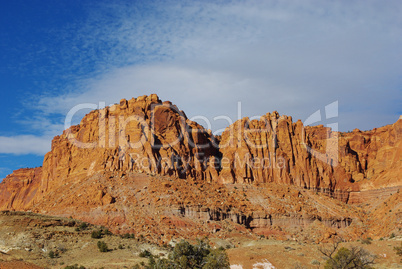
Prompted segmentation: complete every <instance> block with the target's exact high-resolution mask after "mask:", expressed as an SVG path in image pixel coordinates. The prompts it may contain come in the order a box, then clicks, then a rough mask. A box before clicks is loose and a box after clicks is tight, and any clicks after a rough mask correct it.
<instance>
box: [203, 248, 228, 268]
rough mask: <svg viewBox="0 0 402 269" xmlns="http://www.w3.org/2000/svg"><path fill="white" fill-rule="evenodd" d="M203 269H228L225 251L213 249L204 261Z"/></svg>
mask: <svg viewBox="0 0 402 269" xmlns="http://www.w3.org/2000/svg"><path fill="white" fill-rule="evenodd" d="M204 263H205V265H204V266H203V267H202V268H203V269H220V268H230V264H229V258H228V255H227V254H226V252H225V250H220V249H214V250H211V252H210V253H209V254H208V256H207V257H205V259H204Z"/></svg>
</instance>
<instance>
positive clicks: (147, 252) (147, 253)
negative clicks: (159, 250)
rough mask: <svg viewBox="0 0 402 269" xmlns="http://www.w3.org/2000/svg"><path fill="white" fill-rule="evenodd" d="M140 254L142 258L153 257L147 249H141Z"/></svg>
mask: <svg viewBox="0 0 402 269" xmlns="http://www.w3.org/2000/svg"><path fill="white" fill-rule="evenodd" d="M138 256H140V257H142V258H148V257H152V253H151V252H149V251H148V250H146V249H145V250H143V251H141V252H140V254H139V255H138Z"/></svg>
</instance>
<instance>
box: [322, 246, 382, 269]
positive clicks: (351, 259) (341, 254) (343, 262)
mask: <svg viewBox="0 0 402 269" xmlns="http://www.w3.org/2000/svg"><path fill="white" fill-rule="evenodd" d="M372 264H374V257H373V256H372V255H370V254H369V253H368V252H367V251H365V250H364V249H361V248H357V247H353V248H352V249H348V248H345V247H342V248H340V249H339V250H338V252H337V253H336V254H335V256H333V257H329V259H328V260H327V262H326V263H325V265H324V268H325V269H338V268H339V269H341V268H342V269H351V268H360V269H370V268H373V267H371V266H370V265H372Z"/></svg>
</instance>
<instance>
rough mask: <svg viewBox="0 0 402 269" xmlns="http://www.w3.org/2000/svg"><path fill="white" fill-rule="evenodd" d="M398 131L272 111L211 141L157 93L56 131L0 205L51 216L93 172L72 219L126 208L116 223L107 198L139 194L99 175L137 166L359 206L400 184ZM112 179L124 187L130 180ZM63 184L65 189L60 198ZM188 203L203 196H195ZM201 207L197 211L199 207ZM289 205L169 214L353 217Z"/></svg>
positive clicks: (2, 188)
mask: <svg viewBox="0 0 402 269" xmlns="http://www.w3.org/2000/svg"><path fill="white" fill-rule="evenodd" d="M401 137H402V120H401V119H400V120H398V121H397V122H396V123H394V124H393V125H388V126H384V127H381V128H378V129H374V130H371V131H365V132H361V131H359V130H354V131H353V132H350V133H338V132H332V131H331V130H330V129H329V128H326V127H323V126H315V127H305V126H303V123H302V122H301V121H297V122H295V123H294V122H292V118H291V117H288V116H279V114H278V113H277V112H273V113H268V114H266V115H264V116H262V117H261V118H260V119H259V120H251V121H250V120H249V119H248V118H244V119H241V120H238V121H236V122H235V123H234V124H232V125H231V126H229V127H228V128H227V129H226V130H225V131H224V132H223V133H222V136H221V137H220V138H219V139H217V138H215V137H214V136H213V135H212V133H211V131H210V130H206V129H204V128H203V127H202V126H201V125H199V124H197V123H195V122H193V121H190V120H189V119H187V117H186V115H185V114H184V112H182V111H180V110H179V109H178V108H177V107H176V106H175V105H172V103H170V102H162V101H160V100H159V98H158V97H157V96H156V95H150V96H141V97H138V98H136V99H134V98H133V99H131V100H125V99H123V100H121V101H120V103H119V104H116V105H113V106H111V107H106V108H104V109H99V110H95V111H92V112H91V113H89V114H87V115H86V116H85V117H84V118H83V119H82V121H81V123H80V124H79V125H76V126H72V127H70V128H69V129H68V130H65V131H64V132H63V134H62V135H60V136H56V137H55V138H54V139H53V141H52V149H51V151H50V152H48V153H47V154H46V155H45V158H44V161H43V167H42V168H34V169H20V170H17V171H14V173H13V174H11V175H9V176H7V178H5V179H4V180H3V182H2V183H0V209H13V210H32V209H33V208H34V210H35V211H37V212H42V211H43V210H44V208H46V210H49V212H53V213H52V214H62V212H63V208H57V210H56V207H58V206H61V207H63V206H65V207H69V212H73V213H74V209H73V208H75V210H80V209H82V205H81V204H77V203H76V201H75V200H74V199H73V198H71V197H75V198H76V199H78V198H79V197H80V196H77V195H76V194H74V190H75V192H77V193H78V192H80V193H81V192H83V191H84V189H82V186H83V185H84V184H85V182H87V181H88V179H90V178H91V180H94V182H96V184H95V185H91V187H90V188H89V187H87V188H86V189H85V195H86V198H85V199H86V204H85V206H86V207H85V208H86V209H85V210H87V211H85V210H84V211H82V212H81V213H80V214H81V215H77V216H78V217H81V218H82V217H85V214H86V213H85V212H89V211H90V209H91V208H92V209H95V208H98V207H102V208H104V209H102V210H104V211H103V213H102V214H100V215H102V216H103V217H102V218H103V219H102V223H104V224H107V225H109V226H113V225H115V223H119V224H122V223H125V222H127V221H128V220H127V219H126V214H127V213H124V214H123V213H121V214H117V213H116V216H117V217H116V219H118V220H119V221H117V222H114V220H113V218H112V217H111V215H110V214H112V213H111V212H114V211H113V210H115V209H113V210H112V207H113V206H112V205H113V204H114V203H116V201H117V203H120V201H121V200H122V199H123V200H124V201H125V202H124V206H127V208H129V207H130V203H133V204H136V206H137V205H139V204H141V203H143V202H142V201H141V200H138V199H137V198H132V200H129V199H128V198H127V197H128V196H129V195H131V194H127V193H126V192H125V193H124V195H123V194H121V193H119V192H116V190H113V188H114V187H112V186H108V187H107V184H106V183H105V182H103V183H99V182H101V181H102V180H103V181H105V180H107V178H108V177H109V175H112V176H113V180H114V179H115V177H116V175H117V177H119V178H125V175H128V174H130V176H128V178H129V179H130V180H132V179H133V178H135V176H133V175H135V173H137V174H142V175H145V174H148V175H150V176H155V175H156V176H167V177H170V178H171V179H173V180H174V181H177V182H180V181H186V182H187V181H197V182H208V183H213V184H217V183H223V184H229V185H230V184H243V185H246V186H247V185H249V184H253V185H256V186H258V184H262V183H270V184H272V183H274V184H280V185H291V186H295V187H298V188H302V189H310V190H313V191H314V192H323V193H326V194H328V195H329V196H332V197H334V198H337V199H339V200H341V201H344V202H348V201H349V202H352V203H361V202H364V200H365V199H366V197H371V198H373V196H375V197H381V196H384V197H385V196H387V197H388V196H389V194H392V193H395V192H397V191H398V190H399V189H400V187H401V185H402V182H401V178H400V175H401V174H402V171H401V169H402V163H401V160H402V158H401V153H402V142H401V141H402V139H401ZM112 176H111V177H112ZM97 178H101V179H102V180H101V181H99V180H98V179H97ZM110 180H112V178H110ZM119 184H120V185H121V186H124V187H125V189H130V188H132V186H131V185H129V184H128V182H126V183H125V182H124V181H122V182H119ZM166 184H168V185H169V184H170V185H171V183H166ZM218 185H219V184H218ZM121 186H120V188H122V189H123V187H121ZM128 186H130V187H128ZM214 186H215V185H214ZM67 187H68V188H69V193H71V194H70V196H69V198H67V197H66V198H64V195H65V192H64V190H66V188H67ZM116 187H118V186H116ZM165 187H166V186H161V189H163V188H165ZM88 192H90V193H88ZM155 192H158V190H155ZM365 193H367V194H365ZM56 194H57V195H56ZM383 194H384V195H383ZM160 195H161V196H160V197H163V195H164V194H163V193H161V194H160ZM201 195H202V194H201ZM297 197H298V195H296V196H295V197H294V198H289V199H293V200H295V199H296V198H297ZM243 198H244V197H243ZM371 198H370V199H371ZM127 199H128V200H127ZM155 199H157V198H155ZM158 199H159V198H158ZM208 199H213V198H208ZM217 199H218V198H217ZM236 199H237V198H236ZM278 199H279V198H278ZM284 199H285V198H284ZM78 200H79V199H78ZM78 200H77V201H78ZM193 200H194V201H200V202H199V203H202V202H201V201H202V199H200V197H199V196H198V197H193ZM158 201H159V200H158ZM182 203H183V201H176V202H175V203H173V204H175V205H181V206H182ZM188 203H192V202H188ZM49 204H50V205H52V206H50V207H49V208H50V209H49V208H48V205H49ZM195 204H196V203H195ZM200 206H201V207H203V206H204V210H201V211H200V210H198V208H199V207H200ZM262 206H264V205H262ZM294 206H296V207H297V205H292V206H289V209H286V208H284V209H283V210H279V211H278V212H277V213H267V212H265V213H264V212H262V213H261V214H260V213H258V214H257V213H256V211H255V210H257V209H255V210H254V208H253V207H250V205H249V206H248V207H247V206H245V202H241V203H239V202H238V201H237V202H236V201H232V202H231V204H230V205H227V208H229V209H230V210H227V208H226V209H225V210H223V209H222V208H220V207H219V204H218V205H217V207H205V205H203V204H199V205H197V206H196V207H186V209H184V211H183V209H180V210H179V211H178V212H176V213H177V215H179V216H187V217H190V218H194V219H199V220H201V221H210V220H211V221H216V220H223V219H230V220H232V221H233V222H234V223H238V224H241V225H244V226H246V227H249V228H256V229H257V228H265V227H270V226H275V225H285V223H286V225H289V223H290V224H291V225H293V224H294V225H307V224H308V223H311V222H313V221H314V220H317V219H320V220H322V221H323V222H324V223H327V226H332V227H345V226H348V225H349V224H350V223H351V220H350V219H349V218H348V216H347V214H346V215H342V216H341V217H339V218H338V217H333V216H331V217H327V218H322V219H321V218H320V217H319V216H314V217H311V216H308V217H306V215H300V214H299V215H297V214H296V215H294V216H293V215H292V214H295V213H294V212H293V211H294V208H293V207H294ZM180 208H183V207H180ZM236 208H237V209H236ZM239 208H241V210H240V209H239ZM238 209H239V210H238ZM52 210H53V211H52ZM82 210H83V209H82ZM116 210H117V209H116ZM299 211H300V212H301V208H299ZM299 211H298V210H296V212H299ZM289 212H291V214H288V213H289ZM113 214H115V213H113ZM320 214H322V213H320ZM100 215H99V214H98V216H100ZM283 215H287V217H285V218H283V217H282V216H283ZM104 218H106V219H107V220H104ZM290 220H291V221H290ZM292 223H293V224H292Z"/></svg>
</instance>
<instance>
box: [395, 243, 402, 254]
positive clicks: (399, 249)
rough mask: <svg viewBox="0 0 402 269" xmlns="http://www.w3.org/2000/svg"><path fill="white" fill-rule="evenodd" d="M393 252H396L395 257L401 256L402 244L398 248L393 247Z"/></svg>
mask: <svg viewBox="0 0 402 269" xmlns="http://www.w3.org/2000/svg"><path fill="white" fill-rule="evenodd" d="M394 250H395V251H396V255H398V256H402V242H401V246H400V247H394Z"/></svg>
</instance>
